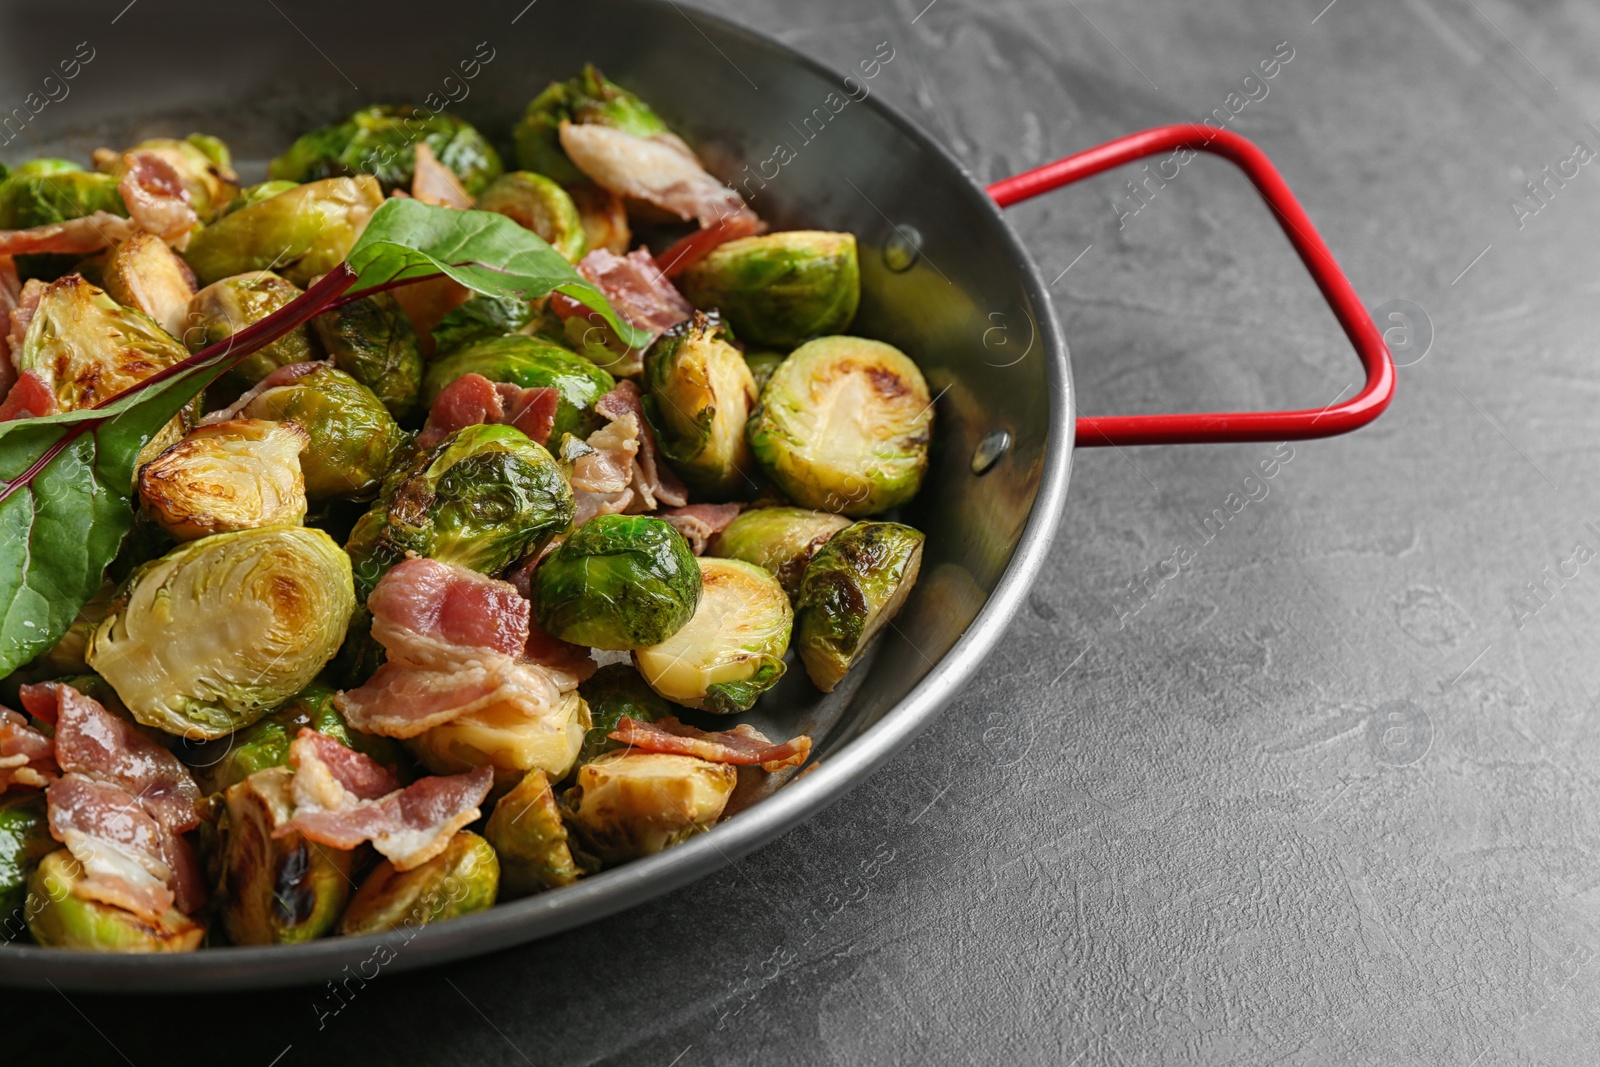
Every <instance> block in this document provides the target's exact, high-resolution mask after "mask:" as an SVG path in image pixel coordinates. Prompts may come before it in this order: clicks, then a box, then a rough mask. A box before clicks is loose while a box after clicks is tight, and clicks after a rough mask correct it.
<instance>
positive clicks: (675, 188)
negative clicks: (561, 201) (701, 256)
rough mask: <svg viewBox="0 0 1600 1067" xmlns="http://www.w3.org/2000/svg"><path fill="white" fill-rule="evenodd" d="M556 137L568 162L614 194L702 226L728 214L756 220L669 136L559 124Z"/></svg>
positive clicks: (697, 160)
mask: <svg viewBox="0 0 1600 1067" xmlns="http://www.w3.org/2000/svg"><path fill="white" fill-rule="evenodd" d="M560 137H561V147H562V148H563V149H564V150H565V151H566V153H567V157H568V158H569V159H571V160H572V162H573V165H574V166H576V167H577V168H578V169H579V170H581V171H583V173H584V175H585V176H587V177H588V178H589V180H590V181H592V182H594V183H595V184H596V185H598V186H600V187H601V188H602V189H606V190H609V191H610V192H613V193H615V194H616V195H618V196H625V197H631V198H632V199H635V200H643V201H645V202H646V203H650V204H654V205H656V206H657V207H659V208H663V209H665V210H667V211H670V212H671V213H672V214H674V215H676V216H678V217H679V218H680V219H696V220H698V221H699V223H700V225H701V226H702V227H709V226H712V225H714V224H716V223H717V222H718V221H719V220H721V219H724V218H727V217H729V216H737V215H745V216H749V217H750V218H752V219H753V218H755V213H754V212H752V211H751V210H750V208H749V207H748V206H747V205H746V204H745V202H744V200H743V199H741V198H740V196H739V194H738V193H737V192H735V191H734V190H733V189H731V188H729V187H728V186H726V185H723V184H722V183H721V182H720V181H718V180H717V179H716V178H714V177H712V176H711V175H710V174H707V173H706V169H705V167H703V166H701V164H700V160H699V159H698V158H697V157H696V156H695V154H694V152H692V151H690V149H689V146H688V145H686V144H684V143H683V142H682V141H681V140H679V139H678V138H677V137H674V136H673V135H672V134H662V135H658V136H655V137H640V136H638V135H637V134H632V133H628V132H627V131H625V130H618V129H613V128H612V127H610V126H601V125H598V124H588V125H575V124H573V123H571V122H563V123H562V124H561V131H560Z"/></svg>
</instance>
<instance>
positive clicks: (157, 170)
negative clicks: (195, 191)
mask: <svg viewBox="0 0 1600 1067" xmlns="http://www.w3.org/2000/svg"><path fill="white" fill-rule="evenodd" d="M123 159H124V160H125V161H126V162H127V165H128V169H127V170H126V171H124V172H123V175H122V180H121V181H119V182H117V192H119V193H121V194H122V202H123V203H124V204H126V205H127V206H128V217H129V218H131V219H132V220H133V221H134V223H135V224H137V225H138V227H139V228H140V229H142V230H144V231H146V232H147V233H153V234H155V235H156V236H157V237H159V238H161V239H162V240H164V241H167V242H170V243H174V244H178V245H180V246H181V245H183V244H187V243H188V237H189V233H190V232H191V231H192V230H193V229H194V228H195V227H196V226H198V225H200V216H199V215H197V214H195V210H194V204H193V203H192V202H191V201H190V197H189V190H187V189H185V188H184V187H183V179H182V178H181V177H179V175H178V172H177V170H175V169H174V168H173V166H172V164H171V163H168V162H167V161H166V160H164V159H162V158H161V157H160V156H158V155H156V154H155V153H154V152H129V153H128V154H127V155H125V156H123Z"/></svg>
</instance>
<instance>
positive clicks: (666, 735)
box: [608, 715, 811, 771]
mask: <svg viewBox="0 0 1600 1067" xmlns="http://www.w3.org/2000/svg"><path fill="white" fill-rule="evenodd" d="M608 736H609V737H610V738H611V739H612V740H613V741H621V742H622V743H623V744H625V745H632V746H633V747H634V748H642V749H644V750H645V751H646V752H670V753H673V754H675V755H679V756H698V757H700V758H701V759H703V760H708V761H710V762H712V763H732V764H737V765H739V766H748V765H750V764H755V763H759V764H760V765H761V769H762V770H764V771H776V770H779V769H781V768H783V767H798V766H800V765H801V764H802V763H804V762H805V761H806V757H807V756H808V755H810V753H811V738H809V737H807V736H806V735H805V734H801V735H800V736H799V737H795V738H792V739H790V740H788V741H785V742H783V743H782V744H774V743H773V742H772V741H771V740H770V739H768V738H767V737H766V736H764V735H763V734H762V733H761V732H760V731H759V730H757V729H756V728H755V727H753V726H750V725H749V724H748V723H740V724H739V725H738V726H735V727H734V728H733V729H731V730H722V731H719V732H717V733H711V732H709V731H706V730H698V729H696V728H695V727H693V726H689V725H687V724H685V723H681V722H679V721H678V720H677V719H675V718H673V717H672V716H671V715H668V716H666V717H665V718H661V719H657V720H656V721H655V722H641V721H640V720H638V719H634V718H630V717H629V716H627V715H624V716H623V717H622V718H621V719H619V720H618V721H617V728H616V729H615V730H613V731H611V733H610V734H609V735H608Z"/></svg>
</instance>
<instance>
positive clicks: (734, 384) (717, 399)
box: [644, 312, 757, 500]
mask: <svg viewBox="0 0 1600 1067" xmlns="http://www.w3.org/2000/svg"><path fill="white" fill-rule="evenodd" d="M644 390H645V395H644V412H645V417H646V418H648V419H649V420H650V426H651V428H652V429H653V430H655V434H656V443H657V444H658V445H659V446H660V448H661V451H662V453H663V454H664V455H665V456H666V457H667V460H668V461H669V462H670V463H671V464H672V469H673V470H675V471H677V472H678V474H679V475H680V476H681V477H682V478H683V480H684V483H685V484H686V485H688V486H689V488H690V489H692V490H694V491H696V492H697V493H699V494H701V495H702V496H707V497H710V498H712V499H714V500H726V499H728V498H729V497H733V496H738V495H741V494H743V495H748V494H749V492H750V491H751V490H753V489H755V488H756V487H757V483H756V480H755V477H754V475H755V473H756V472H757V468H756V462H755V457H754V456H753V455H752V454H751V451H750V443H749V442H748V441H747V440H746V439H745V434H744V425H745V421H746V420H747V419H748V418H749V417H750V409H751V408H752V407H754V406H755V403H756V395H757V394H756V383H755V379H754V378H752V377H751V376H750V368H749V367H747V366H745V362H744V357H743V356H741V355H740V354H739V350H738V349H737V348H734V347H733V345H731V344H729V343H728V335H727V331H726V330H724V329H723V328H722V324H721V323H720V322H719V321H718V320H717V319H716V318H714V317H712V316H707V315H703V314H701V313H699V312H696V313H695V316H694V318H692V319H690V320H689V321H688V322H683V323H679V324H678V325H677V326H674V327H672V329H670V330H668V331H667V332H666V333H665V334H663V335H662V336H661V338H660V339H659V340H658V341H656V343H655V344H653V345H651V346H650V350H649V352H647V353H645V359H644Z"/></svg>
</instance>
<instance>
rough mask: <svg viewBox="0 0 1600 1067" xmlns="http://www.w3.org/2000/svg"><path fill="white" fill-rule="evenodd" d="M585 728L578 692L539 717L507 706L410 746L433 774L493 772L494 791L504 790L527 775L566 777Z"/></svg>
mask: <svg viewBox="0 0 1600 1067" xmlns="http://www.w3.org/2000/svg"><path fill="white" fill-rule="evenodd" d="M588 729H589V706H588V705H587V704H585V703H584V702H583V698H582V697H580V696H579V695H578V694H577V693H567V694H565V695H564V696H563V697H562V698H561V699H560V700H559V701H557V702H556V703H555V705H554V706H552V707H549V708H547V709H544V710H543V711H542V712H537V713H535V712H530V711H528V710H525V709H523V708H521V707H519V706H518V705H517V704H516V703H515V702H511V701H507V702H505V703H501V704H496V705H494V706H492V707H489V708H485V709H482V710H480V711H473V712H468V713H467V714H465V715H462V716H459V717H457V718H455V719H452V720H450V721H449V722H447V723H444V724H442V725H440V726H435V727H433V728H432V729H429V730H427V731H426V732H424V733H422V734H420V735H418V736H417V737H414V738H412V739H411V740H410V742H409V745H410V748H411V751H412V752H413V753H414V754H415V755H416V757H417V759H418V760H420V761H421V762H422V764H423V766H425V767H427V768H428V770H430V771H432V772H433V773H434V774H460V773H462V772H463V771H470V770H472V769H473V768H474V767H492V768H494V777H495V787H496V788H497V789H506V788H509V787H510V786H512V785H513V784H515V783H516V782H518V781H520V780H521V779H522V776H523V775H524V774H526V773H527V772H528V771H531V770H541V771H545V772H547V773H548V774H550V775H551V776H553V777H555V778H561V777H564V776H565V775H566V773H567V772H568V771H570V770H571V769H572V764H573V763H574V761H576V760H577V758H578V749H579V747H580V746H582V744H583V738H584V734H585V732H586V731H587V730H588Z"/></svg>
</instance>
